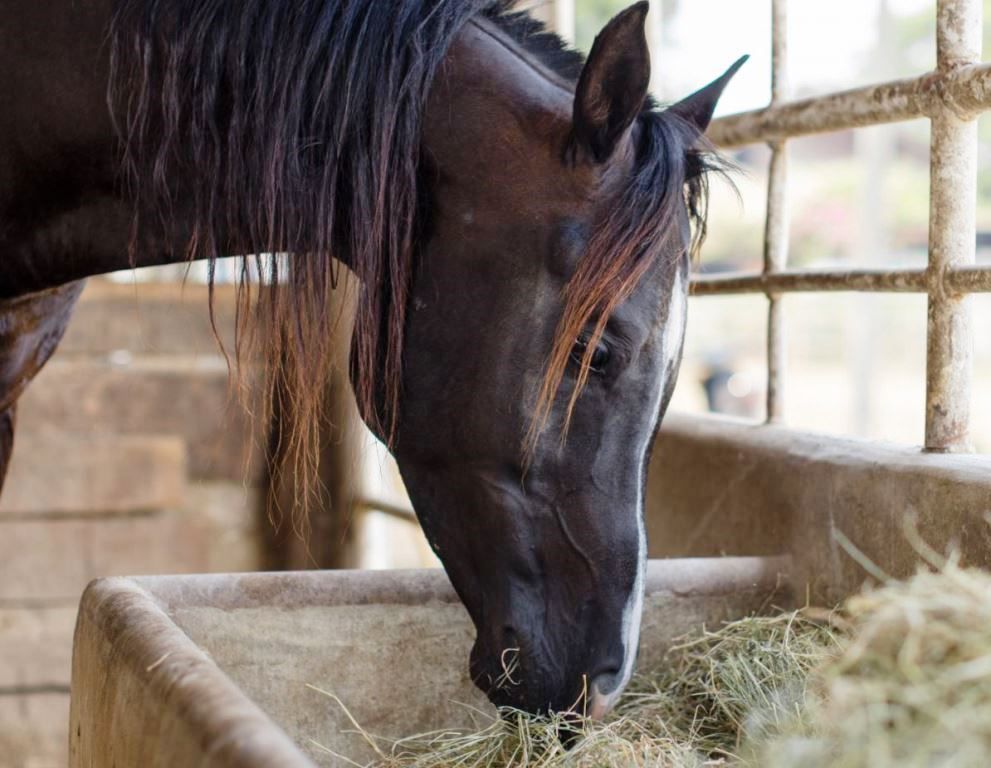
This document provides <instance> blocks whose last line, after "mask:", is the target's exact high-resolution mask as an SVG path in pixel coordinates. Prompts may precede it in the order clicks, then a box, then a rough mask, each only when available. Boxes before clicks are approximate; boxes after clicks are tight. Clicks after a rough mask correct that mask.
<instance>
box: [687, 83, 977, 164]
mask: <svg viewBox="0 0 991 768" xmlns="http://www.w3.org/2000/svg"><path fill="white" fill-rule="evenodd" d="M989 109H991V64H975V65H968V66H961V67H957V68H956V69H954V70H952V71H950V72H946V73H940V72H931V73H929V74H926V75H923V76H922V77H916V78H909V79H906V80H894V81H892V82H888V83H882V84H880V85H871V86H867V87H865V88H856V89H854V90H850V91H840V92H838V93H829V94H825V95H823V96H816V97H813V98H807V99H799V100H797V101H790V102H787V103H784V104H781V105H777V106H770V107H766V108H764V109H757V110H754V111H752V112H741V113H740V114H736V115H728V116H726V117H723V118H720V119H719V120H714V121H713V122H712V125H710V126H709V131H708V134H707V135H708V137H709V139H710V140H711V141H712V142H713V143H714V144H716V145H718V146H721V147H739V146H744V145H746V144H754V143H757V142H764V141H780V140H781V139H786V138H790V137H793V136H808V135H810V134H814V133H826V132H828V131H840V130H845V129H847V128H862V127H864V126H868V125H878V124H880V123H895V122H900V121H902V120H912V119H914V118H918V117H932V116H933V115H936V114H939V113H942V112H946V111H949V112H951V113H953V114H954V115H956V116H957V117H960V118H962V119H965V120H969V119H972V118H974V117H977V115H979V114H980V113H982V112H985V111H987V110H989Z"/></svg>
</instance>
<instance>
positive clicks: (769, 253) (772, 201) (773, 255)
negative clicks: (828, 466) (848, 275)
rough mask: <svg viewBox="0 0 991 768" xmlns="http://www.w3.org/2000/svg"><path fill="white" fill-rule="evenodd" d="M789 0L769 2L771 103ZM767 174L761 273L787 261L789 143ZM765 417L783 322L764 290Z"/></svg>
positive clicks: (783, 66)
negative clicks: (765, 346)
mask: <svg viewBox="0 0 991 768" xmlns="http://www.w3.org/2000/svg"><path fill="white" fill-rule="evenodd" d="M788 90H789V89H788V3H787V0H772V3H771V106H772V107H774V106H775V105H777V104H780V103H781V102H783V101H785V100H786V99H787V98H788ZM770 147H771V162H770V167H769V169H768V176H767V217H766V218H765V220H764V272H763V274H764V276H765V277H768V278H769V277H772V276H773V275H774V274H776V273H778V272H781V271H782V270H783V269H784V268H785V265H786V264H787V262H788V234H789V227H788V144H787V141H786V140H785V139H780V140H778V141H773V142H771V143H770ZM767 299H768V304H767V421H768V422H769V423H771V422H777V421H781V420H782V419H783V418H784V386H785V352H786V349H785V335H784V334H785V328H784V326H785V323H784V312H783V309H782V306H781V299H780V297H779V296H778V295H777V294H776V293H774V292H771V291H769V292H768V293H767Z"/></svg>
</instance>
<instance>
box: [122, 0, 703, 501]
mask: <svg viewBox="0 0 991 768" xmlns="http://www.w3.org/2000/svg"><path fill="white" fill-rule="evenodd" d="M511 5H512V3H511V2H509V1H508V0H393V1H392V2H389V3H383V2H377V1H376V0H295V1H294V2H282V1H281V0H238V1H237V2H230V1H229V0H117V2H116V5H115V11H114V16H113V20H112V24H111V28H110V52H111V81H110V92H109V101H110V106H111V113H112V115H113V117H114V120H115V126H116V129H117V131H118V134H119V137H120V140H121V147H122V158H121V163H122V170H123V176H124V179H125V181H126V183H127V186H128V190H129V192H130V194H131V196H132V197H133V199H134V202H135V211H136V213H135V227H134V233H133V236H132V246H131V247H132V249H135V248H137V247H138V246H137V243H138V242H139V240H138V237H139V234H140V233H141V231H142V230H143V228H145V227H147V226H148V225H149V224H152V225H154V226H161V227H163V228H164V229H165V230H166V231H171V230H170V227H174V225H175V220H176V218H177V214H176V213H175V212H176V211H178V210H183V211H184V212H185V213H186V214H187V217H188V220H189V221H190V222H191V230H189V231H188V233H187V234H188V238H186V251H187V252H186V254H185V255H186V256H187V257H188V258H190V259H207V260H209V262H210V265H211V268H210V276H211V285H212V276H213V265H214V263H215V260H216V259H217V258H218V257H221V256H225V255H236V254H244V253H245V249H250V251H251V255H250V256H246V258H245V259H244V267H243V269H242V274H241V280H240V283H239V296H240V297H241V298H240V304H239V307H240V308H241V309H240V311H239V313H238V323H237V325H238V329H237V330H238V333H237V342H236V352H237V356H238V358H240V357H241V354H242V348H244V347H246V346H248V345H250V344H252V343H254V342H253V341H252V340H253V339H256V338H258V337H261V336H264V339H263V343H264V348H265V352H264V358H263V359H264V361H265V363H266V369H267V371H268V372H269V375H270V379H271V380H270V382H269V385H268V391H269V393H270V399H269V400H268V401H267V404H268V409H269V410H268V414H269V415H270V414H271V413H272V412H275V411H277V412H279V413H281V414H283V415H285V414H288V423H287V424H283V425H282V426H281V428H280V429H279V434H278V436H277V439H276V440H275V443H276V444H277V446H278V450H277V453H278V454H279V455H280V456H295V457H297V461H298V460H299V457H302V461H303V466H302V467H299V466H297V469H302V475H303V483H304V487H307V488H308V487H310V486H309V485H308V484H307V483H308V482H309V479H312V478H314V477H315V472H316V460H317V458H316V457H317V454H318V450H317V449H318V446H319V442H318V441H319V437H320V428H321V423H322V420H321V416H322V408H323V403H324V400H325V392H326V389H327V386H328V384H329V382H330V378H331V375H332V373H331V365H330V361H331V360H332V359H333V349H332V345H333V343H334V338H335V334H334V333H333V330H334V325H335V323H336V322H337V321H338V319H339V318H338V317H337V316H336V313H335V312H333V311H332V310H331V302H330V296H331V291H332V289H334V288H335V287H337V285H338V282H339V277H340V274H339V272H340V266H339V262H338V261H337V260H336V259H335V257H340V261H341V262H344V263H346V264H347V265H348V266H349V268H350V269H351V271H352V272H353V273H354V274H355V276H356V277H357V286H358V287H357V291H358V296H357V310H356V315H355V320H354V329H353V336H352V358H351V360H352V362H351V365H352V381H353V384H354V392H355V397H356V399H357V402H358V406H359V409H360V410H361V413H362V415H363V417H364V418H365V419H366V421H368V422H369V424H370V426H371V427H372V428H373V430H374V431H376V432H377V433H378V434H379V435H380V436H382V437H383V438H384V439H385V440H386V441H387V442H389V443H392V442H393V441H394V439H395V437H396V425H397V418H398V413H399V407H400V401H401V394H402V393H401V384H400V382H401V375H402V356H403V336H404V329H405V325H406V311H407V304H408V299H409V296H410V288H411V283H412V276H413V270H414V266H415V262H416V254H417V243H418V239H419V235H420V234H421V233H422V232H423V231H424V228H425V227H426V226H427V222H425V221H424V218H425V216H424V209H425V206H424V200H423V199H422V198H423V194H422V185H421V184H420V183H419V181H420V170H421V147H420V136H421V125H422V112H423V108H424V105H425V102H426V98H427V95H428V92H429V89H430V85H431V83H432V81H433V78H434V76H435V74H436V73H437V71H438V68H439V66H440V64H441V62H442V61H443V59H444V57H445V55H446V53H447V51H448V49H449V47H450V44H451V43H452V41H453V40H454V38H455V36H456V35H457V34H458V32H459V31H460V30H461V28H462V26H463V25H464V24H465V23H466V22H467V21H468V20H469V19H471V18H472V17H473V16H475V15H477V14H479V13H481V14H484V16H486V17H487V18H489V19H492V20H493V21H494V22H495V23H497V24H499V25H500V26H501V27H502V28H503V29H504V30H505V31H506V32H507V33H509V34H510V35H512V36H513V37H514V38H515V39H516V40H518V41H519V42H520V44H521V45H523V47H524V48H525V50H527V51H528V52H530V53H531V54H532V55H534V56H536V57H538V58H539V59H540V60H541V61H542V62H543V63H544V64H546V65H547V66H549V67H551V68H553V69H554V70H555V71H556V72H558V73H560V74H561V75H562V76H564V77H565V78H568V79H569V80H571V81H575V80H577V78H578V75H579V73H580V71H581V67H582V64H583V57H582V56H581V55H580V54H578V53H576V52H574V51H572V50H570V49H569V48H568V47H567V46H566V45H565V44H564V43H563V42H562V41H561V39H560V38H558V37H557V36H555V35H552V34H550V33H548V32H546V31H545V30H544V29H543V27H542V26H541V25H540V24H539V23H538V22H536V21H534V20H533V19H532V18H530V17H529V16H528V15H526V14H525V13H517V12H513V11H512V10H511ZM640 122H641V125H642V130H641V131H640V138H639V147H638V170H637V172H636V174H635V176H634V178H633V179H632V180H631V183H630V185H629V188H628V190H627V192H626V193H625V194H624V198H623V202H622V203H621V204H620V205H619V206H618V207H617V210H616V212H615V215H613V216H611V217H609V219H608V220H607V221H604V222H602V225H601V226H600V227H599V228H598V230H597V234H596V235H595V237H594V238H593V248H592V249H590V252H589V254H588V255H587V256H586V257H585V258H583V259H582V261H581V264H580V266H579V269H578V272H577V274H576V275H575V277H574V279H573V280H572V281H571V284H570V285H569V287H568V290H567V302H566V303H567V307H566V310H565V313H564V317H563V318H562V321H561V326H560V328H559V332H558V339H557V342H556V344H555V347H554V352H553V353H552V356H551V359H550V364H549V367H548V371H547V377H546V380H545V384H544V388H543V390H542V393H543V394H542V398H543V401H546V403H550V402H551V401H552V400H553V398H554V396H555V394H556V392H557V389H558V387H559V385H560V382H561V380H562V378H563V376H564V370H565V367H566V366H567V362H568V357H567V355H568V350H570V348H571V344H572V342H573V340H574V338H575V337H576V335H577V333H578V332H580V331H581V330H582V328H583V327H584V325H585V323H586V322H587V321H588V319H589V318H590V317H592V316H595V317H596V318H597V321H598V323H599V327H600V328H602V327H604V323H605V320H606V319H608V315H609V313H610V312H611V311H612V309H613V308H614V307H615V306H616V304H617V303H618V301H619V300H621V298H625V296H626V295H628V294H629V292H630V291H631V290H632V288H633V286H635V284H636V282H637V280H639V278H640V277H641V276H642V275H643V274H644V273H645V272H646V269H647V267H648V266H649V263H650V260H651V258H652V254H656V253H657V248H656V247H655V246H656V245H657V242H658V240H659V238H662V237H663V236H664V234H663V232H664V230H666V229H668V228H669V227H668V226H665V225H670V224H671V223H672V222H673V217H674V215H675V210H676V203H678V202H681V203H683V202H684V201H685V199H686V198H684V197H682V195H683V194H684V191H685V189H686V183H687V185H688V186H687V190H688V197H687V200H688V203H689V209H690V211H692V212H693V216H694V218H695V219H696V220H697V221H698V222H699V223H701V224H703V226H702V227H700V228H698V229H697V231H703V230H704V213H702V212H704V197H705V195H704V182H703V183H700V182H699V181H698V180H699V179H704V173H703V172H702V171H703V170H704V163H703V160H702V158H703V155H702V154H701V153H696V154H694V155H693V154H689V155H687V156H686V155H685V147H689V146H692V145H694V143H695V141H694V139H696V138H697V136H696V137H692V139H691V140H690V141H689V139H688V138H687V134H688V132H689V131H688V128H687V127H686V125H685V124H682V123H680V121H677V119H676V118H673V117H672V116H668V115H666V113H663V112H659V111H657V110H655V109H654V108H653V107H652V106H648V107H647V108H646V109H645V112H644V114H643V115H642V116H641V119H640ZM693 157H694V158H696V160H693V159H692V158H693ZM693 162H694V163H696V165H698V168H696V169H694V170H693V169H692V168H691V167H690V166H691V165H692V163H693ZM695 171H698V172H697V174H696V173H695ZM288 253H293V254H295V257H294V258H282V256H283V255H284V254H288ZM252 272H254V273H256V274H255V275H254V278H256V279H257V280H258V281H259V282H261V283H264V284H266V285H265V290H258V291H257V294H258V295H257V297H256V301H255V304H256V306H255V307H254V310H253V312H252V313H249V312H248V309H249V305H251V304H252V301H253V296H252V293H253V291H252V287H251V283H252V279H253V277H252ZM256 329H261V330H260V331H259V330H256ZM589 348H590V349H594V344H593V345H590V346H589ZM562 350H564V352H563V353H562ZM562 354H563V357H562ZM587 363H588V361H586V364H585V365H583V367H582V368H583V375H587ZM580 383H581V382H580ZM579 391H580V385H579V386H578V387H576V389H575V393H574V395H573V397H575V398H576V397H577V394H578V392H579ZM548 408H549V405H548Z"/></svg>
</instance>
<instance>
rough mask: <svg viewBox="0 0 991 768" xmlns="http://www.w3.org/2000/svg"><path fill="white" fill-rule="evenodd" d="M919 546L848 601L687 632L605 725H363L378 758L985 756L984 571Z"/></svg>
mask: <svg viewBox="0 0 991 768" xmlns="http://www.w3.org/2000/svg"><path fill="white" fill-rule="evenodd" d="M928 554H930V555H931V556H930V557H929V560H930V562H931V564H932V565H934V566H935V567H934V568H933V569H931V570H929V569H926V570H920V571H919V573H917V574H916V575H915V576H914V577H913V578H911V579H908V580H907V581H902V582H899V581H889V582H888V583H887V584H886V585H885V586H883V587H881V588H879V589H874V590H870V591H865V592H864V593H862V594H860V595H857V596H855V597H853V598H851V599H850V600H848V601H847V602H846V604H845V605H844V606H843V608H842V609H841V610H838V611H835V612H827V611H816V610H814V609H806V610H802V611H797V612H793V613H785V614H781V615H778V616H772V617H752V618H747V619H743V620H741V621H736V622H732V623H730V624H727V625H725V626H723V627H721V628H720V629H718V630H717V631H711V632H702V633H701V634H700V635H698V636H696V637H692V638H689V639H686V640H685V641H684V642H682V643H681V644H679V645H677V646H676V647H674V648H672V649H671V650H670V651H669V653H668V654H667V657H666V659H665V662H664V663H663V664H661V665H660V666H659V667H658V668H657V669H655V670H653V671H651V672H649V673H648V674H646V675H644V676H642V677H640V678H639V679H637V680H636V681H635V683H634V684H633V685H632V686H631V690H630V691H629V692H628V693H627V694H626V695H625V696H624V697H623V699H622V701H621V703H620V705H619V706H618V707H617V709H616V711H615V713H614V714H613V715H612V717H611V718H610V719H609V720H608V721H606V722H604V723H596V722H591V721H588V720H585V719H583V718H578V717H574V716H564V715H556V716H553V717H550V718H533V717H530V716H528V715H526V714H524V713H522V712H516V711H504V712H502V716H501V717H500V718H496V719H493V718H491V717H487V716H484V715H482V714H481V713H480V714H479V717H480V718H482V717H484V718H485V720H484V721H480V722H481V725H480V726H479V727H478V728H477V729H475V730H463V731H456V730H446V731H437V732H434V733H427V734H421V735H418V736H413V737H410V738H406V739H402V740H400V741H395V742H393V741H389V740H385V739H379V738H376V737H373V736H371V735H369V734H367V733H365V734H364V735H365V737H366V738H367V739H368V741H369V743H370V744H371V745H372V746H373V747H374V749H375V751H376V754H377V755H378V758H377V760H376V761H375V763H374V765H375V766H376V768H504V767H509V768H564V767H565V766H568V767H569V768H570V767H574V768H621V767H622V768H626V767H627V766H629V767H631V768H639V767H640V766H652V767H657V768H699V767H701V766H713V765H742V766H754V767H757V766H760V768H792V767H793V766H801V768H825V767H826V766H829V767H830V768H868V766H869V767H870V768H894V766H898V768H935V767H937V766H938V767H939V768H944V767H945V768H949V767H951V766H952V767H954V768H971V767H972V766H973V767H975V768H976V767H977V766H982V767H983V766H987V765H991V575H989V574H988V573H986V572H984V571H979V570H974V569H967V568H961V567H960V566H959V565H958V564H957V562H956V561H955V560H953V559H952V558H951V560H949V561H942V560H939V559H938V558H937V556H936V555H935V554H934V553H931V551H930V552H929V553H928ZM355 725H356V727H357V723H356V724H355ZM359 730H360V728H359ZM362 733H364V732H363V731H362ZM562 737H563V738H562ZM564 744H567V745H568V746H567V747H566V746H564Z"/></svg>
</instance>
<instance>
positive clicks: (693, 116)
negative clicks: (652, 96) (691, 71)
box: [668, 56, 750, 133]
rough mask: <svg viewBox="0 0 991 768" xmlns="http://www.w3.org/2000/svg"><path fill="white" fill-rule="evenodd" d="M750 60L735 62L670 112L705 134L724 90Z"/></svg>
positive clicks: (670, 108) (669, 108)
mask: <svg viewBox="0 0 991 768" xmlns="http://www.w3.org/2000/svg"><path fill="white" fill-rule="evenodd" d="M749 58H750V56H741V57H740V58H738V59H737V60H736V61H734V62H733V64H732V66H730V68H729V69H727V70H726V71H725V72H723V74H721V75H720V76H719V77H717V78H716V79H715V80H713V81H712V82H711V83H709V84H708V85H707V86H705V87H704V88H700V89H699V90H697V91H695V93H693V94H692V95H691V96H687V97H685V98H684V99H682V100H681V101H679V102H678V103H677V104H672V105H671V106H670V107H668V110H669V111H670V112H674V113H675V114H676V115H678V116H679V117H681V118H682V119H683V120H687V121H688V122H689V123H691V124H692V125H694V126H695V127H696V128H698V129H699V133H705V129H706V128H708V127H709V122H710V121H711V120H712V113H713V112H715V111H716V102H718V101H719V97H720V96H722V95H723V90H724V89H725V88H726V86H727V84H729V81H730V80H732V79H733V75H735V74H736V72H737V70H738V69H739V68H740V67H742V66H743V65H744V63H746V61H747V59H749Z"/></svg>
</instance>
